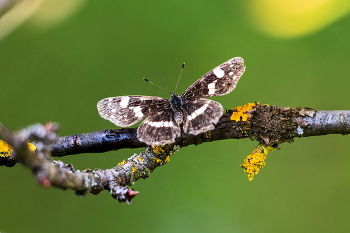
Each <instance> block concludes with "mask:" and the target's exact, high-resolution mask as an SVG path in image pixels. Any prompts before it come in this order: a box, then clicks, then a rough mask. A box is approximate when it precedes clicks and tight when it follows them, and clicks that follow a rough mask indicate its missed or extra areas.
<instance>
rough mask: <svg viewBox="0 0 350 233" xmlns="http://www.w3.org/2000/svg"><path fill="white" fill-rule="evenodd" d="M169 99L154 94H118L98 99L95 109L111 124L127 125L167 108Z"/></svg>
mask: <svg viewBox="0 0 350 233" xmlns="http://www.w3.org/2000/svg"><path fill="white" fill-rule="evenodd" d="M169 104H170V103H169V100H168V99H166V98H162V97H154V96H137V95H134V96H118V97H110V98H105V99H102V100H100V101H99V102H98V103H97V110H98V113H99V114H100V116H101V117H102V118H104V119H106V120H109V121H111V122H112V123H113V124H115V125H117V126H121V127H128V126H131V125H134V124H136V123H137V122H139V121H140V120H142V119H143V118H145V117H147V116H149V115H151V114H153V113H156V112H157V111H159V109H167V108H169V107H170V106H169Z"/></svg>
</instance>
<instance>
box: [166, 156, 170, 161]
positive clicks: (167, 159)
mask: <svg viewBox="0 0 350 233" xmlns="http://www.w3.org/2000/svg"><path fill="white" fill-rule="evenodd" d="M165 162H166V163H167V162H170V155H168V156H167V157H166V159H165Z"/></svg>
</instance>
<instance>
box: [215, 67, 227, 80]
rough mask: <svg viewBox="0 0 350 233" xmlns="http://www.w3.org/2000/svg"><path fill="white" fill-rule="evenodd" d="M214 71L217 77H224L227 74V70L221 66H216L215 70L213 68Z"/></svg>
mask: <svg viewBox="0 0 350 233" xmlns="http://www.w3.org/2000/svg"><path fill="white" fill-rule="evenodd" d="M213 73H214V74H215V75H216V77H218V78H222V77H224V75H225V72H224V71H223V70H222V69H221V68H220V67H216V68H215V69H214V70H213Z"/></svg>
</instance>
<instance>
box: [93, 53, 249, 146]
mask: <svg viewBox="0 0 350 233" xmlns="http://www.w3.org/2000/svg"><path fill="white" fill-rule="evenodd" d="M244 71H245V66H244V60H243V59H242V58H240V57H235V58H232V59H230V60H228V61H227V62H225V63H223V64H221V65H219V66H218V67H216V68H214V69H213V70H211V71H209V72H208V73H207V74H205V75H204V76H202V77H201V78H200V79H198V80H197V81H196V82H195V83H193V84H192V85H191V86H190V87H189V88H187V90H186V91H185V92H184V93H183V94H182V95H181V96H179V95H177V94H176V93H173V94H172V95H171V97H170V100H169V99H166V98H162V97H154V96H119V97H110V98H105V99H102V100H100V101H99V102H98V104H97V109H98V112H99V114H100V116H101V117H102V118H104V119H107V120H109V121H111V122H112V123H114V124H115V125H117V126H121V127H128V126H131V125H134V124H136V123H137V122H139V121H140V120H142V119H143V118H146V120H144V121H143V122H142V123H141V124H140V126H139V127H138V129H137V138H138V139H139V140H140V141H142V142H144V143H146V144H148V145H152V146H155V145H165V144H168V143H174V142H175V139H176V138H177V137H180V136H181V135H182V134H183V133H186V134H194V135H197V134H200V133H204V132H206V131H208V130H213V129H214V127H215V124H216V123H217V122H218V121H219V119H220V117H221V116H222V115H223V107H222V105H221V104H220V103H218V102H216V101H213V100H209V99H205V97H211V96H219V95H225V94H228V93H230V92H231V91H232V90H233V89H234V88H235V87H236V84H237V82H238V80H239V78H240V77H241V76H242V74H243V73H244Z"/></svg>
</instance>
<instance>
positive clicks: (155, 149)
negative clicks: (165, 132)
mask: <svg viewBox="0 0 350 233" xmlns="http://www.w3.org/2000/svg"><path fill="white" fill-rule="evenodd" d="M153 152H154V153H156V154H158V155H159V154H161V153H163V152H165V151H164V149H163V148H162V146H155V147H153Z"/></svg>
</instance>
